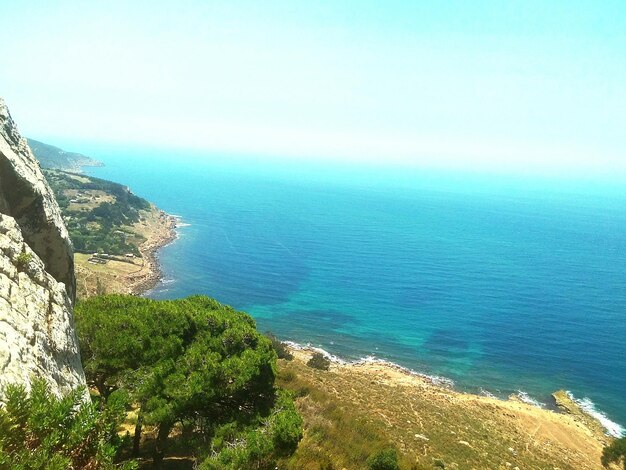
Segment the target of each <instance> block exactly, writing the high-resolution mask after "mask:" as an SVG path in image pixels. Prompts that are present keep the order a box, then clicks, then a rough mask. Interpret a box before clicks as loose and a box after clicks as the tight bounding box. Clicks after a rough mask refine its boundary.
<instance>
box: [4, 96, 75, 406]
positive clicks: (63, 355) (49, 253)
mask: <svg viewBox="0 0 626 470" xmlns="http://www.w3.org/2000/svg"><path fill="white" fill-rule="evenodd" d="M74 293H75V278H74V266H73V252H72V247H71V243H70V241H69V236H68V233H67V230H66V228H65V225H64V223H63V220H62V219H61V216H60V211H59V207H58V205H57V203H56V200H55V199H54V196H53V194H52V191H51V190H50V188H49V186H48V184H47V182H46V180H45V178H44V177H43V174H42V173H41V169H40V168H39V164H38V162H37V160H36V159H35V158H34V157H33V155H32V152H31V151H30V149H29V148H28V145H27V144H26V141H25V140H24V139H23V138H22V137H21V136H20V135H19V133H18V132H17V129H16V127H15V124H14V123H13V120H12V119H11V117H10V115H9V113H8V110H7V109H6V106H5V104H4V101H3V100H2V99H1V98H0V390H2V389H3V388H4V386H5V385H6V384H8V383H19V384H24V385H26V386H27V387H29V386H30V383H31V382H32V380H33V379H34V378H36V377H40V378H44V379H45V380H46V381H47V382H48V383H49V384H50V387H51V389H52V390H53V391H54V392H55V393H57V394H62V393H65V392H68V391H69V390H71V389H74V388H76V387H78V386H84V385H85V376H84V373H83V369H82V365H81V361H80V351H79V347H78V341H77V338H76V331H75V329H74V318H73V303H74ZM1 399H2V397H1V396H0V400H1Z"/></svg>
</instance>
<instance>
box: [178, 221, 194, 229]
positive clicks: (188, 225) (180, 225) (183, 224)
mask: <svg viewBox="0 0 626 470" xmlns="http://www.w3.org/2000/svg"><path fill="white" fill-rule="evenodd" d="M181 227H191V224H188V223H187V222H176V228H181Z"/></svg>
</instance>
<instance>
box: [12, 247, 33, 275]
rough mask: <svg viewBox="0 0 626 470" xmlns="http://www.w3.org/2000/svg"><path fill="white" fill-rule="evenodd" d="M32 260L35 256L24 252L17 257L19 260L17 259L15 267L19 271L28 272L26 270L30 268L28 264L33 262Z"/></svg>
mask: <svg viewBox="0 0 626 470" xmlns="http://www.w3.org/2000/svg"><path fill="white" fill-rule="evenodd" d="M32 259H33V255H31V254H30V253H26V252H25V251H23V252H22V253H20V254H19V255H17V258H16V259H15V267H16V268H17V270H18V271H24V270H26V268H27V267H28V264H29V263H30V262H31V261H32Z"/></svg>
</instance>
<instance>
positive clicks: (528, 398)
mask: <svg viewBox="0 0 626 470" xmlns="http://www.w3.org/2000/svg"><path fill="white" fill-rule="evenodd" d="M515 396H516V397H517V398H518V399H519V400H520V401H521V402H524V403H526V404H528V405H532V406H536V407H537V408H545V407H546V404H545V403H542V402H540V401H539V400H535V399H534V398H532V397H531V396H530V395H529V394H528V393H527V392H524V391H523V390H518V391H517V393H516V394H515Z"/></svg>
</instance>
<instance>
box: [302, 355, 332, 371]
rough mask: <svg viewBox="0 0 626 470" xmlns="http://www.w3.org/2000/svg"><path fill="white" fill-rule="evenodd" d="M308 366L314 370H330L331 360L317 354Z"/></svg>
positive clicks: (312, 357)
mask: <svg viewBox="0 0 626 470" xmlns="http://www.w3.org/2000/svg"><path fill="white" fill-rule="evenodd" d="M306 365H307V366H309V367H312V368H313V369H319V370H328V369H329V368H330V360H329V359H328V358H327V357H326V356H324V355H323V354H322V353H319V352H316V353H314V354H313V356H311V359H309V362H307V363H306Z"/></svg>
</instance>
